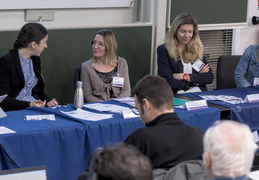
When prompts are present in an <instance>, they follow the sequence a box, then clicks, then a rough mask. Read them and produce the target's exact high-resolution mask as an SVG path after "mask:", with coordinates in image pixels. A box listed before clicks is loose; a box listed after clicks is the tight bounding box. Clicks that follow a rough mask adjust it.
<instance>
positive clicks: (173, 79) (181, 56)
mask: <svg viewBox="0 0 259 180" xmlns="http://www.w3.org/2000/svg"><path fill="white" fill-rule="evenodd" d="M165 41H166V42H165V44H162V45H160V46H159V47H158V48H157V63H158V75H160V76H162V77H163V78H165V79H166V81H167V82H168V83H169V85H170V86H171V88H172V90H173V92H174V94H176V93H185V92H199V91H206V90H207V87H206V84H210V83H212V81H213V74H212V70H211V68H210V67H209V65H208V63H207V60H206V58H205V56H204V54H203V45H202V43H201V40H200V37H199V30H198V23H197V21H196V19H195V18H194V17H193V16H191V15H190V14H188V13H182V14H179V15H178V16H176V18H175V19H174V21H173V22H172V24H171V28H170V29H169V31H168V33H167V37H166V40H165Z"/></svg>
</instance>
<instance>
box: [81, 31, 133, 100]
mask: <svg viewBox="0 0 259 180" xmlns="http://www.w3.org/2000/svg"><path fill="white" fill-rule="evenodd" d="M92 51H93V57H92V58H91V59H90V60H88V61H86V62H84V63H83V64H82V66H81V80H82V82H83V92H84V98H85V100H86V101H87V102H102V101H108V100H109V99H110V98H123V97H129V96H130V81H129V74H128V64H127V61H126V60H125V59H124V58H122V57H119V56H117V41H116V38H115V36H114V34H113V32H112V31H110V30H100V31H98V32H97V33H96V34H95V35H94V37H93V39H92Z"/></svg>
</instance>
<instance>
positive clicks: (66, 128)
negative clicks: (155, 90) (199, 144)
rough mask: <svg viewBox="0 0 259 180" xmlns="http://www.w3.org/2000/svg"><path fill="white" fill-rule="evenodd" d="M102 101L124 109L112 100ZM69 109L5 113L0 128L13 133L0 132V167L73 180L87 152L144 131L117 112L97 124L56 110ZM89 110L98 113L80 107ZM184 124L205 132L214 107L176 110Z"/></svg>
mask: <svg viewBox="0 0 259 180" xmlns="http://www.w3.org/2000/svg"><path fill="white" fill-rule="evenodd" d="M104 103H111V104H117V105H121V106H125V107H127V106H129V105H126V104H122V103H119V102H116V101H108V102H104ZM72 110H74V109H73V105H72V104H69V105H67V106H59V107H56V108H37V107H30V108H27V109H25V110H20V111H10V112H6V114H7V117H4V118H1V119H0V126H4V127H6V128H9V129H11V130H13V131H16V133H10V134H0V145H1V146H0V169H1V170H5V169H13V168H25V167H33V166H41V165H46V166H47V167H48V178H49V179H50V180H74V179H77V177H78V175H79V174H80V173H81V172H82V171H84V170H85V169H86V166H87V162H88V159H89V156H90V154H91V152H92V151H93V150H94V149H95V148H97V147H102V146H105V145H110V144H114V143H117V142H123V141H124V140H125V138H126V137H127V136H128V135H129V133H131V132H132V131H133V130H135V129H136V128H139V127H143V126H144V125H143V123H142V122H141V121H140V118H131V119H123V117H122V115H121V114H120V113H113V117H112V118H109V119H105V120H100V121H88V120H82V119H78V118H73V117H70V116H68V115H66V114H64V113H62V112H61V111H72ZM83 110H88V111H91V112H98V113H105V112H99V111H96V110H91V109H88V108H83ZM175 111H176V113H177V114H178V115H179V117H180V118H181V119H182V120H183V121H184V122H185V123H187V124H189V125H192V126H199V127H201V128H202V129H204V130H206V129H207V128H208V127H209V126H211V124H212V123H213V122H215V121H217V120H219V118H220V111H219V109H217V108H212V107H209V108H206V109H202V110H193V111H187V110H184V109H178V108H176V109H175ZM44 114H54V115H55V119H56V120H54V121H52V120H24V116H25V115H44Z"/></svg>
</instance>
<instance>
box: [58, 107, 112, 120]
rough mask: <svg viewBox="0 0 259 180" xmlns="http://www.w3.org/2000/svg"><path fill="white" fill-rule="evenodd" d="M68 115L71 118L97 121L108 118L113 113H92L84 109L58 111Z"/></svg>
mask: <svg viewBox="0 0 259 180" xmlns="http://www.w3.org/2000/svg"><path fill="white" fill-rule="evenodd" d="M60 112H62V113H64V114H66V115H68V116H71V117H73V118H78V119H83V120H88V121H99V120H103V119H109V118H112V117H113V114H101V113H92V112H90V111H85V110H82V109H77V110H75V111H60Z"/></svg>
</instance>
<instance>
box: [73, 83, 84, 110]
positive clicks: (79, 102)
mask: <svg viewBox="0 0 259 180" xmlns="http://www.w3.org/2000/svg"><path fill="white" fill-rule="evenodd" d="M82 86H83V82H82V81H77V82H76V91H75V97H74V107H75V108H76V109H77V108H82V107H83V104H84V93H83V89H82Z"/></svg>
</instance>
